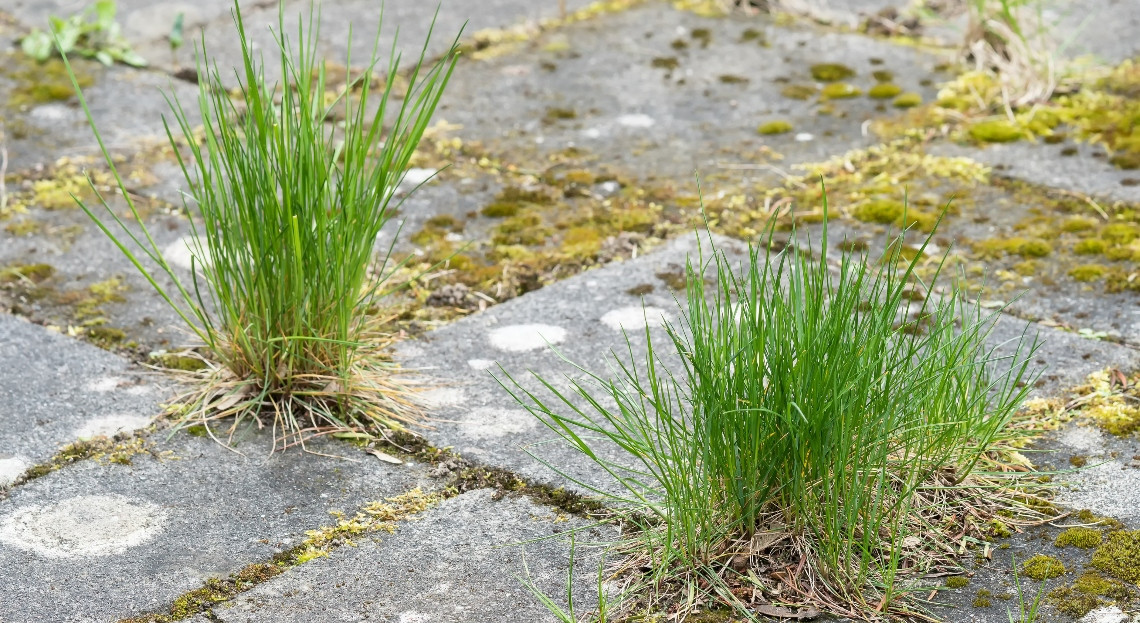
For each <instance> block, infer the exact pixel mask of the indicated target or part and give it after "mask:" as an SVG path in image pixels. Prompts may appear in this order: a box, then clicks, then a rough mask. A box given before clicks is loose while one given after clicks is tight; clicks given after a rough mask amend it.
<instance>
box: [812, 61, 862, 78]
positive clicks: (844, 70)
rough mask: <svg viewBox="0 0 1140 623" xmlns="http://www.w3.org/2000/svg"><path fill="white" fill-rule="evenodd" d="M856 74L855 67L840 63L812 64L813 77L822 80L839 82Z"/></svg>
mask: <svg viewBox="0 0 1140 623" xmlns="http://www.w3.org/2000/svg"><path fill="white" fill-rule="evenodd" d="M854 75H855V70H854V69H851V68H850V67H848V66H846V65H840V64H839V63H818V64H815V65H812V66H811V77H812V78H815V79H816V80H819V81H820V82H839V81H840V80H846V79H847V78H850V77H852V76H854Z"/></svg>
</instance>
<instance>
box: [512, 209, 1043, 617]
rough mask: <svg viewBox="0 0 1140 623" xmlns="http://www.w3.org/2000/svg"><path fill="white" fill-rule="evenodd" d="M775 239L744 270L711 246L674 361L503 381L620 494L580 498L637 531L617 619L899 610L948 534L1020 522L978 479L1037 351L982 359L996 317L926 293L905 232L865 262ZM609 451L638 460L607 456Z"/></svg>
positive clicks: (692, 284) (664, 351)
mask: <svg viewBox="0 0 1140 623" xmlns="http://www.w3.org/2000/svg"><path fill="white" fill-rule="evenodd" d="M824 209H825V213H826V200H825V204H824ZM772 233H773V231H772V228H771V227H769V229H768V234H767V236H768V240H767V241H761V242H760V243H759V244H757V245H755V246H751V247H750V251H749V253H748V256H747V257H746V258H744V260H743V261H744V262H745V263H746V264H747V266H746V267H743V268H740V267H737V268H734V264H733V260H730V258H729V256H728V255H726V254H725V253H724V252H723V251H722V250H720V249H717V248H716V245H715V242H714V243H713V246H712V247H711V249H710V248H709V247H707V246H706V245H704V244H702V245H701V247H700V253H699V254H698V256H697V257H696V258H691V259H690V261H689V263H688V266H687V270H686V275H687V284H688V287H687V289H686V298H685V300H684V302H683V303H681V302H679V304H678V305H679V307H680V308H681V309H680V312H681V320H680V321H678V322H676V323H670V324H667V325H666V327H665V330H666V333H667V335H668V340H667V343H666V345H665V346H664V347H662V346H661V344H660V340H659V339H655V338H654V337H653V335H652V333H651V332H650V331H649V330H648V329H647V330H646V332H645V333H644V335H643V336H628V335H627V346H628V357H627V356H625V355H623V356H621V357H618V356H617V355H615V360H616V361H617V364H616V367H615V368H613V369H612V370H611V372H612V375H607V376H603V375H600V374H597V373H594V372H591V371H589V370H586V369H584V368H581V367H579V366H577V365H575V366H574V373H575V374H581V375H585V376H584V377H582V378H585V379H587V380H585V381H582V382H578V381H575V380H573V379H570V383H571V384H570V387H571V389H569V390H566V389H564V387H565V383H564V382H563V381H555V380H549V379H546V378H542V377H541V376H538V375H537V374H536V375H535V376H536V378H537V380H538V381H539V382H540V383H541V386H542V389H540V390H535V391H532V390H530V389H526V388H524V387H523V385H521V384H520V383H519V382H517V381H516V380H515V379H514V378H512V377H511V376H510V375H509V374H508V373H506V372H505V371H504V372H503V374H504V375H505V377H504V378H503V379H501V380H500V382H501V383H502V385H503V387H504V388H505V389H506V390H507V391H508V392H510V393H511V395H512V396H513V397H514V398H515V399H516V400H517V401H518V402H519V403H520V404H521V405H523V406H524V407H526V408H527V409H528V410H529V411H530V412H531V413H532V414H533V415H534V416H536V417H537V418H539V419H540V420H541V421H542V422H543V423H544V424H546V425H547V426H548V427H549V428H550V429H551V430H553V431H554V432H555V433H557V434H558V436H559V437H561V439H562V440H563V441H564V442H566V443H568V444H569V445H570V446H571V447H573V448H575V449H576V450H578V451H579V452H581V453H583V454H584V455H586V456H587V457H589V458H590V459H592V460H593V461H594V462H595V463H596V464H597V465H598V466H599V467H601V468H602V469H604V470H605V471H606V472H607V473H608V474H609V475H610V476H612V477H613V479H614V481H615V484H616V487H617V489H616V490H617V491H618V492H617V493H613V492H611V491H606V490H602V489H596V488H594V487H591V486H590V485H589V484H588V483H585V482H580V481H579V482H578V485H579V486H582V487H584V488H587V489H592V490H594V491H595V492H596V493H598V494H599V495H601V496H603V497H604V498H606V499H607V500H608V502H609V504H610V505H611V506H613V507H616V508H617V509H619V511H618V512H619V513H620V515H621V519H622V521H623V522H624V523H625V525H626V530H625V534H626V536H627V540H626V542H625V543H624V544H623V545H622V546H621V548H622V550H623V551H624V552H625V553H627V554H628V555H629V557H628V558H627V559H626V561H625V562H624V563H622V564H621V565H619V566H618V567H616V568H615V569H613V570H612V571H613V572H614V578H615V580H619V582H620V583H621V584H623V585H624V586H626V587H631V589H632V590H623V591H622V593H623V594H624V595H626V596H627V597H628V596H630V595H633V596H635V597H634V598H633V599H627V600H626V603H625V604H624V605H623V606H622V607H621V608H620V610H621V611H622V612H623V613H625V614H626V615H633V614H634V610H635V609H636V610H637V611H638V612H645V611H652V612H663V611H667V612H672V613H674V614H678V615H684V614H685V613H687V612H691V611H692V610H694V609H697V608H704V607H709V606H713V605H716V604H719V605H721V606H727V607H729V608H731V609H732V610H734V611H735V615H736V616H742V617H744V618H745V619H747V620H750V621H751V620H756V618H757V616H758V615H769V616H778V617H786V616H796V617H797V618H798V617H806V616H808V615H809V614H810V612H811V611H813V610H814V611H816V612H818V611H819V610H826V611H830V612H832V613H834V614H837V615H841V616H851V617H856V618H862V617H867V616H877V614H881V613H884V612H893V613H896V614H898V613H902V612H906V611H908V609H910V608H912V607H913V606H914V601H915V600H912V599H906V598H905V597H906V596H907V595H908V594H909V593H910V592H912V591H916V590H919V589H920V585H921V584H922V582H921V578H922V577H923V575H925V574H926V573H928V572H930V571H932V570H934V569H951V568H954V567H955V565H956V563H955V562H954V560H953V558H952V555H951V556H948V555H947V554H946V552H947V551H953V550H952V549H951V548H949V546H948V543H949V542H950V541H951V540H952V537H956V536H957V532H959V531H964V533H965V534H966V535H968V536H969V538H972V539H975V540H976V541H977V542H979V543H980V542H981V541H982V539H984V538H985V536H984V534H982V533H981V532H980V531H979V530H980V529H981V528H977V529H971V528H970V526H969V525H964V524H959V523H957V521H958V520H956V519H954V518H955V517H961V516H962V514H961V513H962V512H964V509H965V508H966V507H967V506H969V507H972V508H975V509H982V510H981V511H980V512H982V513H983V514H985V513H987V512H989V513H991V514H992V512H993V511H996V510H997V508H998V506H999V505H1007V506H1009V507H1014V506H1017V503H1016V502H1015V498H1014V494H1013V493H1011V492H1009V491H1007V490H1003V489H1002V488H1001V486H1000V483H1001V482H1002V481H1001V480H999V479H995V478H994V477H993V476H992V475H991V474H989V473H987V472H984V471H983V469H982V468H980V467H979V466H983V465H994V464H996V463H991V462H990V461H991V460H992V459H994V458H996V457H995V455H993V454H989V453H988V452H989V451H990V450H991V449H992V448H993V447H994V445H995V443H997V442H1000V441H1002V440H1004V439H1006V438H1007V436H1008V435H1011V434H1012V433H1008V432H1005V431H1006V427H1007V425H1008V424H1009V423H1010V421H1011V419H1012V418H1013V417H1014V414H1015V412H1016V411H1017V409H1018V407H1019V405H1020V404H1021V403H1022V401H1023V399H1024V397H1025V396H1026V393H1027V391H1028V388H1029V387H1031V386H1032V381H1033V376H1034V375H1033V373H1032V372H1030V371H1029V369H1028V364H1029V361H1030V360H1031V359H1032V355H1033V353H1034V351H1035V350H1036V348H1037V342H1036V340H1030V339H1027V336H1026V335H1024V334H1022V335H1021V336H1020V337H1019V338H1018V339H1015V340H1013V342H1012V343H1009V344H1005V345H1004V346H1002V347H1001V349H1000V350H999V349H998V348H996V347H989V346H987V345H986V340H987V338H988V337H989V335H990V333H991V331H992V329H993V326H994V323H995V322H996V321H997V316H996V315H995V314H990V315H988V316H983V312H982V311H981V309H980V308H978V307H976V306H974V305H972V304H970V303H968V302H967V301H966V300H965V298H964V297H963V296H962V293H961V292H959V291H958V290H957V289H955V287H951V288H950V289H943V290H938V291H935V290H932V289H931V287H932V284H925V283H922V282H921V280H920V279H919V278H918V277H917V276H916V274H915V268H916V265H917V264H918V262H919V261H920V259H919V258H921V256H922V254H921V253H919V254H918V257H916V258H915V259H913V260H909V261H908V260H906V259H904V258H903V257H902V255H901V253H902V248H903V245H902V244H901V242H902V236H901V235H900V236H898V237H894V238H891V239H889V240H887V241H886V242H887V243H888V245H887V247H886V248H887V249H888V251H887V252H886V255H885V256H884V257H883V258H880V261H879V262H869V261H868V258H867V257H866V256H865V254H861V253H853V252H843V253H842V255H841V257H839V258H837V259H836V258H833V257H832V256H831V255H829V251H828V239H827V226H826V220H825V221H824V227H823V244H822V246H821V247H820V249H819V251H818V252H817V253H816V254H813V253H812V249H811V247H810V245H804V244H801V243H800V242H798V241H797V240H796V236H795V234H794V232H793V236H792V242H791V244H788V245H787V246H786V247H784V248H783V249H782V250H779V247H775V249H776V250H773V245H772V244H770V241H771V236H772ZM929 242H930V238H927V239H926V243H924V245H923V248H925V246H926V244H929ZM832 253H834V252H832ZM706 254H707V255H706ZM710 272H715V274H716V279H715V281H711V282H709V283H706V281H705V278H704V277H705V275H706V274H708V273H710ZM936 278H937V274H936V275H935V279H936ZM915 288H921V289H922V290H924V291H926V292H928V293H930V296H926V297H921V298H922V300H921V301H920V302H919V301H917V300H916V297H914V296H912V292H913V291H914V289H915ZM634 342H638V345H637V347H636V348H635V346H634ZM642 348H644V349H645V352H646V355H645V357H644V359H641V358H640V357H636V356H635V355H634V353H635V352H640V351H641V349H642ZM625 350H627V349H625V348H623V351H625ZM610 376H612V377H613V378H612V379H611V378H610ZM615 445H616V446H617V447H618V448H620V449H621V450H624V453H625V455H626V458H627V460H622V461H617V460H612V459H608V458H606V457H607V456H613V455H612V454H611V451H612V450H613V446H615ZM552 467H553V468H554V469H556V470H558V467H557V466H552ZM560 473H562V472H560ZM562 475H563V476H564V477H566V478H570V479H572V480H573V477H572V476H571V475H569V474H566V473H562ZM985 509H989V511H987V510H985ZM1027 512H1032V511H1029V510H1028V509H1027ZM959 541H960V539H958V541H954V542H956V543H957V542H959ZM926 588H927V590H928V589H929V587H926ZM678 596H681V597H678ZM794 608H803V609H802V610H799V611H796V610H795V609H794ZM610 609H611V616H614V618H616V619H618V620H620V617H618V616H616V613H615V612H614V610H615V607H614V606H613V605H612V604H611V606H610Z"/></svg>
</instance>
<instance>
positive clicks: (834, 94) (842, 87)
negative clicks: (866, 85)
mask: <svg viewBox="0 0 1140 623" xmlns="http://www.w3.org/2000/svg"><path fill="white" fill-rule="evenodd" d="M819 94H820V96H821V97H823V98H824V99H832V100H838V99H851V98H853V97H859V96H860V95H862V94H863V92H862V91H861V90H859V88H858V87H856V86H854V85H850V84H847V83H846V82H832V83H831V84H828V85H825V86H824V87H823V88H822V89H820V91H819Z"/></svg>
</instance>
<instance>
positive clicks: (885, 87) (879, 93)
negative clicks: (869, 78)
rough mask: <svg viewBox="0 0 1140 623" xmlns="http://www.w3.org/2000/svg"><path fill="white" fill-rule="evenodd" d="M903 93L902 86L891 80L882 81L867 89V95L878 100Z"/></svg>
mask: <svg viewBox="0 0 1140 623" xmlns="http://www.w3.org/2000/svg"><path fill="white" fill-rule="evenodd" d="M900 93H902V87H900V86H899V85H897V84H893V83H890V82H880V83H879V84H876V85H875V86H873V87H871V88H870V90H868V91H867V97H870V98H873V99H877V100H889V99H891V98H892V97H895V96H896V95H898V94H900Z"/></svg>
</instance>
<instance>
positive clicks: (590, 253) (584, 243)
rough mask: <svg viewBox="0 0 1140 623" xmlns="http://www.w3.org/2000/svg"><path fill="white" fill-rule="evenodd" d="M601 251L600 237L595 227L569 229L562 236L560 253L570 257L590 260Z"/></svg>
mask: <svg viewBox="0 0 1140 623" xmlns="http://www.w3.org/2000/svg"><path fill="white" fill-rule="evenodd" d="M601 249H602V236H601V234H599V233H598V230H597V228H595V227H571V228H570V229H568V230H566V233H565V234H563V236H562V252H563V253H565V254H566V255H569V256H570V257H574V258H581V259H592V258H593V257H594V256H596V255H597V254H598V251H600V250H601Z"/></svg>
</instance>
